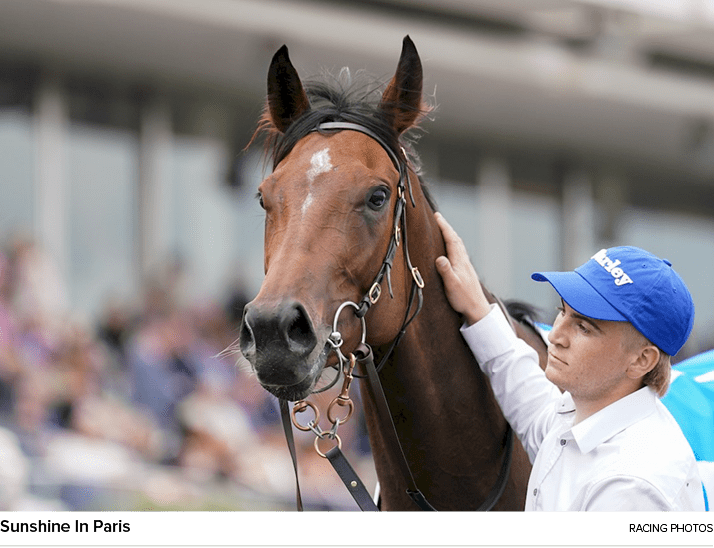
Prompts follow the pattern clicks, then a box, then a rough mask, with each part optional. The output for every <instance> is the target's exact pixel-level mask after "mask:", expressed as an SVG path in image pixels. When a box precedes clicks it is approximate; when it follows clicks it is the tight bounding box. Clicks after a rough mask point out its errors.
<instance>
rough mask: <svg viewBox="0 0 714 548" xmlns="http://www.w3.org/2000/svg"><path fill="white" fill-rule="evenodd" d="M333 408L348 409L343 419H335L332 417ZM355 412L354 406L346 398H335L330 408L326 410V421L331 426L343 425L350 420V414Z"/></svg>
mask: <svg viewBox="0 0 714 548" xmlns="http://www.w3.org/2000/svg"><path fill="white" fill-rule="evenodd" d="M335 406H339V407H349V409H348V410H347V415H346V416H345V418H343V419H339V418H335V417H333V416H332V411H333V409H335ZM354 410H355V404H354V403H353V402H352V400H351V399H346V398H335V399H334V400H332V402H331V403H330V406H329V407H328V408H327V420H329V421H330V422H331V423H332V424H344V423H346V422H347V421H348V420H350V417H351V416H352V413H353V412H354Z"/></svg>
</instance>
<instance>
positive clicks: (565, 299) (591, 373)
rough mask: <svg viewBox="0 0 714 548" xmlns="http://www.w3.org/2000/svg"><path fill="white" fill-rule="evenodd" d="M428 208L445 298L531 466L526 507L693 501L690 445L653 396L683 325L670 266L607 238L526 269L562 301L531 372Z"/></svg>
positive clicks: (636, 506) (688, 320) (631, 506)
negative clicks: (579, 261)
mask: <svg viewBox="0 0 714 548" xmlns="http://www.w3.org/2000/svg"><path fill="white" fill-rule="evenodd" d="M436 217H437V222H438V224H439V226H440V228H441V231H442V233H443V235H444V241H445V243H446V252H447V255H448V258H447V257H439V258H438V259H437V260H436V267H437V270H438V271H439V273H440V275H441V277H442V279H443V281H444V286H445V290H446V295H447V297H448V299H449V302H450V303H451V306H452V307H453V308H454V310H456V311H457V312H459V313H460V314H462V315H463V317H464V325H463V327H462V328H461V331H462V334H463V337H464V339H465V340H466V342H467V343H468V344H469V346H470V348H471V350H472V352H473V353H474V355H475V356H476V359H477V360H478V362H479V364H480V367H481V369H482V370H483V371H484V373H485V374H486V375H488V377H489V378H490V380H491V385H492V387H493V391H494V394H495V395H496V398H497V399H498V402H499V404H500V406H501V408H502V410H503V412H504V415H505V416H506V418H507V420H508V421H509V422H510V424H511V426H512V427H513V429H514V430H515V432H516V433H517V434H518V437H519V439H520V440H521V443H522V444H523V446H524V447H525V449H526V451H527V452H528V455H529V457H530V460H531V462H532V463H533V470H532V472H531V476H530V480H529V483H528V493H527V498H526V510H603V511H615V510H685V511H692V510H704V495H703V491H702V483H701V480H700V478H699V475H698V470H697V463H696V460H695V457H694V454H693V453H692V450H691V448H690V447H689V444H688V443H687V440H686V439H685V437H684V435H683V434H682V431H681V430H680V428H679V426H678V425H677V423H676V422H675V420H674V418H673V417H672V415H671V414H670V413H669V412H668V411H667V409H666V408H665V407H664V405H663V404H662V403H661V402H660V401H659V398H658V396H661V395H662V394H664V392H666V390H667V387H668V385H669V370H670V356H672V355H674V354H676V353H677V351H679V349H680V348H681V347H682V346H683V345H684V343H685V342H686V340H687V338H688V337H689V334H690V332H691V329H692V325H693V322H694V305H693V303H692V298H691V295H690V294H689V291H688V290H687V287H686V286H685V285H684V282H683V281H682V280H681V278H680V277H679V275H678V274H677V273H676V272H675V271H674V270H673V269H672V268H671V265H670V263H669V262H667V261H663V260H661V259H658V258H657V257H655V256H654V255H651V254H650V253H648V252H646V251H644V250H641V249H638V248H634V247H616V248H611V249H607V250H602V251H600V252H598V253H597V254H595V255H594V256H593V258H592V259H590V260H589V261H588V262H586V263H585V264H584V265H582V266H581V267H579V268H577V269H576V270H575V271H574V272H544V273H535V274H533V275H532V278H533V279H534V280H536V281H548V282H550V284H551V285H552V286H553V287H554V288H555V290H556V291H557V292H558V293H559V294H560V296H561V302H562V308H560V313H559V314H558V317H557V318H556V320H555V322H554V325H553V329H552V330H551V331H550V333H549V335H548V340H549V345H548V363H547V367H546V369H545V372H543V371H542V370H541V368H540V367H539V365H538V357H537V355H536V353H535V351H534V350H533V349H532V348H530V347H529V346H528V345H526V344H525V343H524V342H523V341H521V340H520V339H518V338H516V336H515V335H514V333H513V331H512V329H511V328H510V326H509V324H508V323H507V321H506V319H505V317H504V316H503V313H502V312H501V310H500V309H499V308H498V307H497V306H491V305H489V303H488V301H487V300H486V297H485V296H484V293H483V291H482V289H481V285H480V282H479V278H478V275H477V274H476V272H475V270H474V268H473V266H472V265H471V263H470V261H469V257H468V254H467V253H466V249H465V247H464V245H463V242H462V241H461V239H460V238H459V236H458V235H457V234H456V232H455V231H454V230H453V229H452V228H451V226H450V225H449V224H448V223H447V222H446V220H445V219H444V218H443V217H442V216H441V215H440V214H438V213H437V214H436ZM559 389H560V390H559ZM561 391H562V393H561Z"/></svg>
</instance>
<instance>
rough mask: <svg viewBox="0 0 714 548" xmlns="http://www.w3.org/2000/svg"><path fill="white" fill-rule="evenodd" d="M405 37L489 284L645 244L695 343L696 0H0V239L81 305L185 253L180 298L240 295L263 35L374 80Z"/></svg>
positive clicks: (699, 103) (699, 59)
mask: <svg viewBox="0 0 714 548" xmlns="http://www.w3.org/2000/svg"><path fill="white" fill-rule="evenodd" d="M406 34H409V35H410V36H411V38H412V39H413V40H414V42H415V44H416V45H417V48H418V49H419V52H420V54H421V57H422V61H423V64H424V73H425V78H426V82H425V92H426V93H427V95H429V96H430V97H431V101H432V102H433V103H434V104H436V105H438V108H437V110H436V111H435V114H434V119H433V120H432V121H426V122H425V123H424V129H425V134H424V135H423V137H422V138H421V141H420V144H419V146H418V150H419V151H420V152H421V155H422V160H423V161H424V165H425V171H426V178H427V180H428V181H429V183H430V184H431V186H432V188H433V191H434V194H435V195H436V197H437V201H438V203H439V205H440V209H441V210H442V211H443V212H444V213H445V214H446V216H447V217H448V218H449V219H450V220H452V222H453V223H454V225H455V226H456V228H457V229H458V230H459V232H460V233H461V234H462V236H463V237H464V239H465V240H466V241H467V243H468V246H469V249H470V252H471V254H472V258H473V260H474V262H475V264H476V265H477V267H478V269H479V271H480V272H481V273H482V275H483V277H484V278H485V281H486V283H487V285H489V286H490V287H491V288H492V289H493V290H494V291H496V292H497V293H498V294H500V295H501V296H502V297H504V298H519V299H524V300H527V301H529V302H531V303H534V304H537V305H539V306H542V307H544V308H546V309H550V307H551V306H552V305H554V304H555V300H554V298H553V292H552V291H551V290H550V289H549V288H548V287H542V286H543V284H535V283H533V282H531V281H530V280H529V276H528V275H529V274H530V272H531V271H533V270H536V269H557V268H571V267H574V266H576V265H577V264H579V263H580V262H582V261H584V260H585V259H587V258H588V257H589V256H590V255H591V254H592V253H593V252H594V251H596V250H598V249H599V248H600V247H605V246H608V245H613V244H622V243H628V244H632V245H638V246H641V247H645V248H647V249H648V250H650V251H652V252H654V253H656V254H659V255H660V256H664V257H666V258H668V259H669V260H671V261H672V262H673V264H674V266H675V268H676V269H677V270H678V271H679V272H680V273H681V274H682V276H683V277H684V278H685V280H686V281H687V283H688V285H689V286H690V288H691V290H692V293H693V295H694V300H695V304H696V307H697V320H696V323H695V332H694V335H693V339H692V343H691V345H690V347H689V349H688V350H689V353H693V352H698V351H701V350H704V349H705V348H711V347H712V346H714V291H712V289H711V285H710V284H709V283H708V282H709V279H710V277H711V273H712V272H714V2H711V1H705V0H668V1H661V0H660V1H654V0H473V1H469V0H440V1H438V2H436V1H428V0H383V1H380V0H361V1H360V0H353V1H342V2H330V1H326V0H294V1H289V0H260V1H258V0H3V1H2V2H0V189H1V190H2V193H1V195H2V204H1V205H0V236H2V238H3V239H7V238H10V237H11V235H13V234H27V235H29V236H31V237H33V238H34V239H35V240H36V241H38V242H39V243H41V244H42V245H43V247H44V248H45V249H46V250H47V251H49V252H50V253H51V254H52V256H53V258H54V260H55V261H56V263H57V265H58V267H59V269H60V272H61V273H62V274H63V276H64V279H65V280H66V281H67V284H68V288H69V299H70V301H71V304H72V306H73V307H74V308H75V309H77V310H80V311H82V312H83V313H84V314H86V315H88V316H89V317H91V316H92V315H94V314H95V313H96V312H97V311H98V310H99V309H100V307H101V306H102V304H103V302H104V301H105V300H106V299H108V298H115V299H136V298H138V297H137V296H138V295H139V290H140V287H141V283H142V280H143V279H144V278H145V276H147V275H149V274H151V273H153V272H154V271H155V270H156V269H157V268H160V267H162V266H164V265H166V264H167V263H175V262H176V261H178V262H179V263H180V264H182V265H185V267H186V280H187V283H186V297H187V298H189V299H196V298H204V297H214V298H221V297H222V296H223V294H224V293H225V292H226V291H227V288H229V287H231V286H232V285H233V284H235V283H237V282H238V281H240V282H243V283H245V285H246V290H247V291H248V293H250V294H252V293H254V292H255V291H257V288H258V286H259V284H260V281H261V278H262V265H263V260H262V215H261V211H260V209H259V208H258V206H257V203H256V201H255V199H254V194H255V190H256V187H257V185H258V183H259V182H260V180H261V178H262V175H263V171H262V167H261V163H260V152H259V151H257V150H252V149H250V150H246V151H244V150H243V149H244V147H245V146H246V145H247V144H248V142H249V140H250V137H251V134H252V132H253V129H254V127H255V122H256V120H257V118H258V116H259V113H260V111H261V108H262V105H263V100H264V99H263V97H264V93H265V76H266V71H267V66H268V63H269V61H270V58H271V56H272V54H273V53H274V52H275V50H276V49H277V48H278V47H280V46H281V45H282V44H287V45H288V47H289V48H290V54H291V58H292V60H293V62H294V64H295V65H296V67H297V69H298V71H299V72H300V74H301V75H302V76H303V77H305V76H309V75H312V74H315V73H317V72H319V71H320V70H321V69H322V68H323V67H326V68H328V69H333V70H339V68H340V67H342V66H344V65H347V66H350V67H351V68H353V69H360V68H366V69H367V70H369V71H370V72H372V73H374V74H376V75H378V76H382V77H384V78H385V79H386V78H388V77H389V76H391V74H392V73H393V71H394V69H395V67H396V62H397V59H398V55H399V51H400V47H401V40H402V38H403V36H404V35H406ZM549 314H550V312H548V313H547V314H546V318H545V319H546V320H549V319H550V316H549Z"/></svg>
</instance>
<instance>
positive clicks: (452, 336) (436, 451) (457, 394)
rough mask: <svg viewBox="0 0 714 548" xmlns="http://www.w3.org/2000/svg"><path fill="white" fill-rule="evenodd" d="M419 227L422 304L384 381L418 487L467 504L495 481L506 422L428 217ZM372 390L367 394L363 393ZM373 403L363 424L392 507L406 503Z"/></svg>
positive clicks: (443, 502) (444, 500)
mask: <svg viewBox="0 0 714 548" xmlns="http://www.w3.org/2000/svg"><path fill="white" fill-rule="evenodd" d="M429 215H430V213H429ZM417 226H419V227H420V228H421V231H422V232H423V233H422V234H419V233H418V232H416V231H415V233H412V232H410V234H409V237H410V243H411V245H412V246H415V243H414V242H418V245H419V250H420V258H419V259H420V264H418V266H419V269H420V271H421V272H422V276H423V277H424V282H425V288H424V305H423V308H422V310H421V313H420V314H419V315H418V316H417V318H416V319H415V320H414V321H413V322H412V324H410V325H409V327H408V329H407V332H406V335H405V336H404V339H403V340H402V341H401V342H400V344H399V346H398V347H397V349H396V350H395V352H394V355H393V357H392V358H391V359H390V360H389V362H388V363H387V365H386V367H385V368H384V370H383V372H382V374H381V378H382V384H383V387H384V392H385V394H386V397H387V401H388V403H389V406H390V410H391V414H392V416H393V417H394V422H395V424H396V427H397V431H398V433H399V437H400V440H401V442H402V445H403V447H404V451H405V453H406V455H407V460H408V461H409V463H410V465H411V467H412V472H413V474H414V476H415V480H416V482H417V485H418V486H419V488H420V489H421V490H422V491H423V492H424V494H425V495H427V498H429V499H430V500H431V499H434V500H433V504H434V505H435V506H436V507H437V508H439V507H441V508H444V509H446V508H451V509H461V510H465V509H469V508H471V507H472V506H473V504H474V503H478V502H479V500H480V499H483V498H484V497H485V494H486V493H487V492H488V490H489V489H490V487H491V485H492V483H493V482H494V481H495V478H496V475H497V468H498V466H500V462H501V456H502V443H503V438H504V433H505V430H506V421H505V419H504V418H503V415H502V413H501V411H500V408H499V407H498V404H497V402H496V401H495V398H494V396H493V393H492V391H491V388H490V385H489V383H488V381H487V379H486V377H485V375H484V374H483V373H482V372H481V370H480V369H479V366H478V364H477V362H476V360H475V358H474V357H473V354H472V353H471V351H470V350H469V348H468V346H467V345H466V343H465V342H464V340H463V338H462V336H461V333H460V332H459V328H460V326H461V320H460V317H459V315H458V314H457V313H456V312H454V310H453V309H452V308H451V306H450V305H449V303H448V301H447V299H446V296H445V295H444V292H443V288H442V287H443V286H442V283H441V280H440V278H439V275H438V273H437V272H436V269H435V267H434V261H435V259H436V257H437V256H438V255H440V254H443V252H444V251H443V243H442V240H441V235H440V233H438V227H437V226H436V225H435V224H434V223H432V222H431V219H426V220H423V221H422V222H421V223H417ZM410 229H411V227H410ZM429 230H431V231H432V232H431V233H429V232H428V231H429ZM434 230H436V231H437V234H435V233H434V232H433V231H434ZM425 231H426V232H425ZM415 249H416V247H415ZM412 259H414V257H412ZM379 350H384V349H379ZM378 353H379V352H378ZM372 396H373V395H372V394H370V393H368V394H367V399H368V400H369V399H370V398H371V397H372ZM375 409H376V407H375V405H373V403H372V402H369V401H368V403H367V405H366V406H365V413H366V416H367V426H368V429H369V431H370V438H371V440H372V444H373V449H374V453H375V465H376V468H377V473H378V476H379V479H380V482H381V484H382V488H383V498H384V499H385V501H386V503H387V504H388V505H390V506H391V507H393V508H396V509H399V508H401V507H402V505H403V506H404V509H409V508H410V507H411V504H412V503H411V501H408V500H406V502H405V499H404V496H403V493H404V488H405V485H404V481H403V479H402V478H401V476H400V473H399V467H398V466H397V465H396V459H397V458H399V457H398V455H397V454H395V453H396V452H395V451H393V450H391V449H389V448H388V447H387V446H385V445H384V444H383V442H384V439H385V434H384V432H383V431H381V430H382V429H383V428H384V423H383V422H380V421H379V420H378V419H377V417H376V411H375ZM491 470H495V471H496V473H491ZM464 494H467V496H466V497H465V498H464ZM459 497H461V498H459Z"/></svg>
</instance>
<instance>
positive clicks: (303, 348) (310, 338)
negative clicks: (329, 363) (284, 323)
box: [286, 304, 317, 354]
mask: <svg viewBox="0 0 714 548" xmlns="http://www.w3.org/2000/svg"><path fill="white" fill-rule="evenodd" d="M292 313H293V314H294V317H293V318H292V321H291V322H290V325H289V326H288V328H287V331H286V335H287V341H288V345H289V346H290V348H291V350H293V351H294V352H298V353H304V354H309V353H310V352H312V350H313V348H315V345H316V344H317V337H316V336H315V332H314V330H313V328H312V324H311V323H310V319H309V317H308V315H307V312H306V311H305V309H304V308H303V307H302V305H300V304H295V305H294V306H293V310H292Z"/></svg>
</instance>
